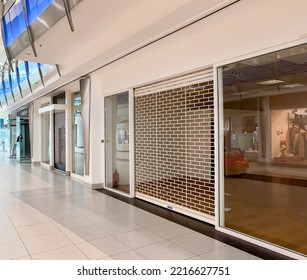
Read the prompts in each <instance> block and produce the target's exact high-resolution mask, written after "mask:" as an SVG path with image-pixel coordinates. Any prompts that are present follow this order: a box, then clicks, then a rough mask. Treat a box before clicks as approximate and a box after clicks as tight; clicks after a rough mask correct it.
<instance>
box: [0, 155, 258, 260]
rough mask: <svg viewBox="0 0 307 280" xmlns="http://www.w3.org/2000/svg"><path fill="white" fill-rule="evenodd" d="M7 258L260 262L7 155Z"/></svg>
mask: <svg viewBox="0 0 307 280" xmlns="http://www.w3.org/2000/svg"><path fill="white" fill-rule="evenodd" d="M0 164H1V176H0V186H1V187H0V259H3V260H7V259H33V260H39V259H44V260H49V259H71V260H74V259H79V260H82V259H103V260H107V259H117V260H125V259H152V260H153V259H259V258H257V257H256V256H253V255H251V254H248V253H246V252H244V251H241V250H238V249H235V248H233V247H231V246H229V245H227V244H225V243H223V242H220V241H217V240H215V239H213V238H211V237H208V236H206V235H203V234H200V233H197V232H195V231H193V230H191V229H189V228H186V227H184V226H181V225H178V224H176V223H174V222H171V221H169V220H166V219H164V218H161V217H159V216H157V215H154V214H152V213H149V212H147V211H144V210H142V209H140V208H137V207H135V206H133V205H130V204H127V203H125V202H123V201H120V200H118V199H116V198H114V197H111V196H108V195H106V194H103V193H100V192H97V191H91V190H89V189H86V188H84V187H83V185H82V183H80V182H79V181H76V180H73V179H72V178H69V177H65V176H64V175H62V174H58V173H56V172H50V171H49V170H46V169H44V168H42V167H40V166H36V165H31V164H27V163H22V164H19V163H16V162H15V161H14V160H10V159H8V158H7V157H6V156H4V154H1V155H0Z"/></svg>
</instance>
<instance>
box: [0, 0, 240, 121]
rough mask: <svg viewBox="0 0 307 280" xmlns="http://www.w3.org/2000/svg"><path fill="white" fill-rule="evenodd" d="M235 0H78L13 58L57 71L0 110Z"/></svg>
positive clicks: (16, 105) (13, 108) (92, 68)
mask: <svg viewBox="0 0 307 280" xmlns="http://www.w3.org/2000/svg"><path fill="white" fill-rule="evenodd" d="M234 2H237V0H206V1H204V0H167V1H165V0H155V1H152V0H129V1H127V0H83V1H82V2H81V3H80V4H78V5H77V6H76V7H75V8H73V10H72V11H71V14H72V19H73V23H74V27H75V31H74V32H71V30H70V27H69V24H68V20H67V18H66V17H64V18H62V19H61V20H60V21H59V22H58V23H56V24H55V25H54V26H53V27H51V28H50V30H49V31H48V32H46V33H45V34H43V35H42V36H41V37H40V38H38V39H37V40H36V41H35V46H36V50H37V54H38V56H37V57H34V55H33V52H32V49H31V47H28V48H27V49H25V50H24V51H23V52H22V53H20V54H19V55H18V57H17V58H16V59H18V60H25V61H34V62H41V63H45V64H58V65H59V66H60V69H61V73H62V77H61V78H60V79H58V80H57V81H54V82H53V83H52V84H49V85H46V86H45V87H43V88H42V87H41V88H40V89H39V91H38V92H35V93H33V94H31V95H30V96H27V97H25V98H24V99H22V100H20V101H18V102H16V103H15V104H11V105H9V107H8V108H5V109H4V110H2V112H0V114H1V115H5V114H6V113H8V112H10V111H12V110H16V109H17V108H19V107H20V106H22V105H25V104H27V103H29V102H31V101H33V100H35V99H37V98H38V97H40V96H42V95H46V94H48V93H50V92H51V91H53V90H54V89H56V88H60V87H61V86H62V85H64V84H66V83H68V82H70V81H73V80H74V79H76V78H78V77H79V76H82V75H85V74H87V73H88V72H90V71H93V70H95V69H97V68H99V67H101V66H102V65H105V64H106V63H108V62H111V61H113V60H114V59H116V58H119V57H121V56H123V55H125V54H128V53H129V52H131V51H134V50H137V49H138V48H140V47H142V46H145V45H146V44H148V43H151V42H154V41H155V40H158V39H159V38H161V37H163V36H165V35H167V34H170V33H172V32H174V31H176V30H178V29H180V28H181V27H184V26H186V25H188V24H189V23H192V22H194V21H195V20H197V19H200V18H202V17H204V16H207V15H210V14H211V13H213V12H216V11H218V10H219V9H220V8H223V7H225V6H227V5H229V4H231V3H234Z"/></svg>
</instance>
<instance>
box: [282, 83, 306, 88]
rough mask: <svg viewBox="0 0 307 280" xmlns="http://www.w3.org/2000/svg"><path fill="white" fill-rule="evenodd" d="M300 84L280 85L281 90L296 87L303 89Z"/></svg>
mask: <svg viewBox="0 0 307 280" xmlns="http://www.w3.org/2000/svg"><path fill="white" fill-rule="evenodd" d="M303 86H304V85H302V84H289V85H282V86H281V88H297V87H303Z"/></svg>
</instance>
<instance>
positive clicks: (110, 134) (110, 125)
mask: <svg viewBox="0 0 307 280" xmlns="http://www.w3.org/2000/svg"><path fill="white" fill-rule="evenodd" d="M105 129H106V131H105V139H106V145H105V147H106V186H107V187H108V188H113V189H116V190H119V191H122V192H125V193H129V192H130V183H129V95H128V92H125V93H122V94H117V95H113V96H109V97H106V98H105Z"/></svg>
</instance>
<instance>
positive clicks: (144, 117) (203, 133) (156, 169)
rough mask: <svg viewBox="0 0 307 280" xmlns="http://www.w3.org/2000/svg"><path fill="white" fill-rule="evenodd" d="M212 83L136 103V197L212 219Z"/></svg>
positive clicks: (137, 99)
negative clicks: (202, 214)
mask: <svg viewBox="0 0 307 280" xmlns="http://www.w3.org/2000/svg"><path fill="white" fill-rule="evenodd" d="M213 119H214V111H213V82H212V81H210V82H205V83H201V84H195V85H190V86H187V87H182V88H176V89H173V90H168V91H162V92H157V93H153V94H150V95H144V96H137V97H136V98H135V176H136V178H135V179H136V180H135V181H136V190H137V192H139V193H142V194H146V195H149V196H152V197H154V198H159V199H161V200H164V201H168V202H172V203H174V204H177V205H180V206H183V207H186V208H188V209H193V210H195V211H199V212H202V213H205V214H208V215H211V216H214V138H213V136H214V133H213V131H214V124H213Z"/></svg>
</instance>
